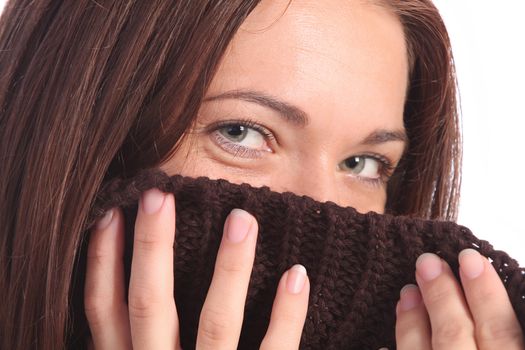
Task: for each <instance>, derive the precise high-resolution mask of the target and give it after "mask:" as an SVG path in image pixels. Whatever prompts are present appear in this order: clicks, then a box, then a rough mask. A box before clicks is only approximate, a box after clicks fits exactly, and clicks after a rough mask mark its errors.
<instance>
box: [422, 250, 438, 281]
mask: <svg viewBox="0 0 525 350" xmlns="http://www.w3.org/2000/svg"><path fill="white" fill-rule="evenodd" d="M416 271H417V272H418V275H419V276H420V277H421V278H423V279H424V280H425V281H427V282H429V281H432V280H433V279H435V278H437V277H438V276H439V275H440V274H441V272H443V263H442V262H441V259H440V258H439V256H437V255H435V254H432V253H424V254H421V255H420V256H419V258H417V260H416Z"/></svg>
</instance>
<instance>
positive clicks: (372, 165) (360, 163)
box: [339, 155, 392, 180]
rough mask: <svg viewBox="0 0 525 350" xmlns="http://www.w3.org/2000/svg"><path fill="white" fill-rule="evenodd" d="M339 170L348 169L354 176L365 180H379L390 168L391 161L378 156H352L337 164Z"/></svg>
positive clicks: (386, 174)
mask: <svg viewBox="0 0 525 350" xmlns="http://www.w3.org/2000/svg"><path fill="white" fill-rule="evenodd" d="M339 168H340V169H341V170H345V171H349V172H350V173H351V174H352V175H355V176H356V177H359V178H363V179H367V180H379V179H381V178H383V177H384V176H387V177H388V175H389V174H388V173H389V172H390V169H391V168H392V166H391V163H390V162H389V161H388V160H386V159H382V157H379V156H377V157H376V156H365V155H362V156H352V157H350V158H347V159H345V160H344V161H343V162H341V163H340V164H339Z"/></svg>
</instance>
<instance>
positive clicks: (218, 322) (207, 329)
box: [199, 308, 231, 344]
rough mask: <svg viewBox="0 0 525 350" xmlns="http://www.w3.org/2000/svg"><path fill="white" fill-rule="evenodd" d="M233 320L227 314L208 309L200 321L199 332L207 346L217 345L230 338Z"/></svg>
mask: <svg viewBox="0 0 525 350" xmlns="http://www.w3.org/2000/svg"><path fill="white" fill-rule="evenodd" d="M230 327H231V320H229V319H228V317H227V315H226V313H225V312H223V311H220V310H215V309H211V308H206V309H203V310H202V313H201V317H200V320H199V332H200V334H201V336H202V341H203V342H204V343H205V344H217V343H221V342H224V341H226V340H227V339H228V338H229V330H230Z"/></svg>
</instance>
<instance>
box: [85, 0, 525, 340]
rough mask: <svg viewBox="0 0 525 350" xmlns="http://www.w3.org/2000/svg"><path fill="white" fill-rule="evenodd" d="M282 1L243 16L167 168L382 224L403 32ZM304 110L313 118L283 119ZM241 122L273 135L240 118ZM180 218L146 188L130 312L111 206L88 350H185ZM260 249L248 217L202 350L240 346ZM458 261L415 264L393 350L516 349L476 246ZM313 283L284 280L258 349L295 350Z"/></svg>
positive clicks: (380, 11)
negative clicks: (369, 215) (176, 253)
mask: <svg viewBox="0 0 525 350" xmlns="http://www.w3.org/2000/svg"><path fill="white" fill-rule="evenodd" d="M287 5H288V1H278V0H272V1H263V2H262V3H261V4H260V5H259V6H258V7H257V8H256V10H255V11H254V12H253V13H252V14H251V15H250V16H249V17H248V19H247V20H246V21H245V23H244V24H243V26H242V27H241V29H240V30H239V32H238V34H237V35H236V36H235V38H234V40H233V41H232V43H231V45H230V47H229V49H228V50H227V52H226V54H225V57H224V59H223V61H222V62H221V64H220V67H219V70H218V72H217V74H216V75H215V77H214V79H213V81H212V84H211V86H210V89H209V91H208V92H207V96H206V101H205V102H204V103H203V105H202V107H201V109H200V112H199V116H198V120H197V122H196V123H195V125H194V127H193V128H192V129H191V130H189V131H188V132H187V135H186V137H185V138H184V139H183V141H182V142H181V144H180V148H179V149H178V151H177V152H176V153H175V155H174V157H173V158H171V159H170V160H169V161H168V162H166V163H165V164H162V165H161V166H160V167H161V169H163V170H164V171H166V172H168V173H170V174H183V175H187V176H194V177H195V176H208V177H210V178H224V179H227V180H229V181H231V182H234V183H242V182H246V183H250V184H251V185H254V186H263V185H265V186H269V187H270V188H272V189H273V190H276V191H279V192H284V191H291V192H294V193H297V194H302V195H308V196H310V197H312V198H314V199H316V200H319V201H332V202H335V203H337V204H339V205H341V206H352V207H355V208H356V209H357V210H358V211H360V212H368V211H376V212H379V213H382V212H383V211H384V207H385V202H386V182H387V178H388V174H389V173H390V172H391V171H392V169H390V167H391V168H394V167H395V166H396V165H397V163H398V162H399V159H400V158H401V156H402V154H403V151H404V149H405V140H404V137H403V135H404V130H403V106H404V100H405V91H406V88H407V76H408V67H407V55H406V46H405V41H404V37H403V28H402V26H401V24H400V22H399V21H398V20H397V18H396V17H395V16H394V15H393V14H391V13H390V12H389V11H388V10H387V9H385V8H383V7H378V6H375V5H371V4H368V3H366V2H360V1H344V2H342V1H340V0H333V1H332V0H326V1H322V2H320V1H314V0H294V1H292V2H291V4H290V5H289V6H288V7H287ZM272 101H273V103H270V102H272ZM275 101H279V103H278V104H276V103H275ZM284 105H286V106H288V108H287V109H286V110H283V106H284ZM290 106H293V108H290ZM299 110H300V112H298V111H299ZM298 115H300V116H302V117H304V118H307V119H308V120H307V122H306V123H304V124H303V125H299V123H295V124H294V123H291V122H290V121H289V120H288V121H287V120H286V119H291V118H292V117H293V116H295V117H296V119H297V116H298ZM246 118H248V119H250V120H251V121H253V122H255V123H256V124H257V125H260V126H262V127H263V128H265V129H266V130H267V131H268V132H269V135H266V136H264V135H261V134H259V133H258V131H256V130H255V129H253V128H252V127H251V126H248V125H246V123H244V124H243V123H241V125H239V122H238V121H235V120H238V119H246ZM217 122H226V123H228V125H226V126H225V125H222V126H217V124H216V123H217ZM190 151H191V152H190ZM356 161H359V162H357V163H356ZM381 162H388V163H389V164H390V167H385V166H382V165H381V164H382V163H381ZM356 164H361V165H363V167H360V166H359V165H356ZM283 169H286V170H285V171H283ZM174 213H175V199H174V197H173V195H172V194H163V193H161V192H160V191H158V190H156V189H153V190H151V191H148V192H146V193H145V194H144V195H143V197H142V198H141V200H140V202H139V212H138V215H137V220H136V227H135V242H134V252H133V262H132V270H131V280H130V287H129V303H126V301H125V300H126V298H125V295H124V290H125V289H124V272H123V271H124V268H123V262H122V253H123V222H122V213H121V212H120V210H119V209H118V208H114V209H112V210H111V211H109V212H108V213H107V215H106V217H104V218H103V219H102V220H101V221H100V222H99V225H98V226H97V228H96V229H95V230H94V231H93V233H92V237H91V239H90V245H89V252H88V267H87V277H86V293H85V295H86V300H85V307H86V315H87V318H88V322H89V325H90V328H91V332H92V336H93V338H92V341H93V346H94V348H96V349H119V348H131V347H133V348H134V349H155V348H180V345H179V333H178V328H179V325H178V318H177V310H176V307H175V302H174V300H173V289H174V285H173V270H172V269H173V264H172V261H173V243H174V237H173V233H174V232H175V217H174ZM242 232H244V233H247V234H246V236H245V237H244V236H242V235H241V233H242ZM256 238H257V222H256V220H255V218H253V216H251V215H250V214H249V213H246V212H244V211H241V210H235V211H234V212H232V214H230V216H229V217H228V219H227V220H226V223H225V229H224V236H223V240H222V243H221V246H220V248H219V253H218V256H217V261H216V267H215V273H214V277H213V281H212V284H211V286H210V289H209V291H208V295H207V299H206V302H205V304H204V307H203V310H202V312H201V315H200V324H199V331H198V337H197V348H198V349H234V348H236V346H237V343H238V339H239V334H240V329H241V325H242V319H243V309H244V303H245V300H246V292H247V288H248V282H249V277H250V273H251V268H252V265H253V260H254V254H255V253H254V251H255V242H256ZM459 261H460V270H461V281H456V279H455V278H454V276H453V275H452V273H451V271H450V268H449V267H448V265H447V264H446V263H444V262H443V261H442V260H440V259H439V258H438V257H437V256H435V255H433V254H423V255H422V256H421V257H420V258H419V259H418V261H417V263H416V280H417V282H418V286H408V287H405V288H404V289H403V290H402V292H401V293H400V301H399V303H398V307H397V324H396V340H397V345H398V348H399V349H477V348H480V349H494V348H496V347H501V346H505V347H506V348H507V349H521V348H524V345H523V335H522V333H521V330H520V327H519V324H518V321H517V319H516V316H515V314H514V311H513V309H512V306H511V305H510V302H509V299H508V297H507V295H506V291H505V289H504V286H503V285H502V283H501V281H500V279H499V277H498V276H497V274H496V272H495V271H494V269H493V267H492V265H491V264H490V263H489V262H488V260H486V259H485V258H482V257H481V256H480V255H479V254H478V253H477V252H475V251H473V250H467V251H464V252H462V253H461V254H460V257H459ZM474 272H476V273H474ZM469 276H470V277H469ZM309 288H310V285H309V281H308V277H307V276H306V274H305V273H304V270H303V269H302V268H301V267H300V266H295V267H291V268H290V270H288V271H287V272H285V274H284V275H283V276H282V279H281V281H280V283H279V286H278V287H277V294H276V298H275V301H274V306H273V310H272V316H271V322H270V326H269V328H268V331H267V334H266V337H265V338H264V341H263V344H262V346H261V348H262V349H297V348H298V346H299V342H300V336H301V332H302V328H303V325H304V320H305V317H306V310H307V305H308V295H309ZM462 288H463V290H464V292H463V290H462ZM486 300H490V303H487V302H486Z"/></svg>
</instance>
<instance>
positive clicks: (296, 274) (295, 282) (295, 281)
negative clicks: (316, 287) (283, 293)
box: [286, 264, 306, 294]
mask: <svg viewBox="0 0 525 350" xmlns="http://www.w3.org/2000/svg"><path fill="white" fill-rule="evenodd" d="M305 282H306V268H305V267H304V266H303V265H299V264H297V265H294V266H292V268H291V269H290V270H288V276H286V289H287V290H288V292H290V293H292V294H299V293H301V291H302V290H303V288H304V283H305Z"/></svg>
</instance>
